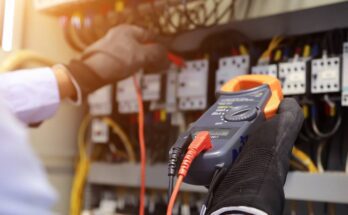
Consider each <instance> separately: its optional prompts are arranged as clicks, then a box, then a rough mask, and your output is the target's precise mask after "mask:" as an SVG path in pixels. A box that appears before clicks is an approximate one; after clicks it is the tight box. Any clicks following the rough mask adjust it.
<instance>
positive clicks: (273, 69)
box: [251, 64, 278, 77]
mask: <svg viewBox="0 0 348 215" xmlns="http://www.w3.org/2000/svg"><path fill="white" fill-rule="evenodd" d="M277 70H278V68H277V65H276V64H271V65H257V66H253V67H252V68H251V73H252V74H257V75H270V76H273V77H277Z"/></svg>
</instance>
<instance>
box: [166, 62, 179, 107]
mask: <svg viewBox="0 0 348 215" xmlns="http://www.w3.org/2000/svg"><path fill="white" fill-rule="evenodd" d="M177 81H178V69H177V68H176V66H175V65H171V67H170V68H169V71H168V72H167V80H166V110H167V112H169V113H173V112H175V111H176V110H177V101H176V96H177Z"/></svg>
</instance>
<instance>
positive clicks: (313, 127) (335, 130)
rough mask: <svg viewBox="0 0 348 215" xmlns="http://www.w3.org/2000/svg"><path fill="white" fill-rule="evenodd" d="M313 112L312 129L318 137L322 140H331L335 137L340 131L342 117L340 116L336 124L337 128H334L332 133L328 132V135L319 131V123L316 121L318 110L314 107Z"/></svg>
mask: <svg viewBox="0 0 348 215" xmlns="http://www.w3.org/2000/svg"><path fill="white" fill-rule="evenodd" d="M311 112H312V119H311V125H312V129H313V131H314V133H315V134H316V135H317V136H318V137H320V138H329V137H331V136H332V135H334V134H335V133H336V132H337V131H338V129H339V128H340V126H341V123H342V118H341V115H339V116H338V118H337V121H336V124H335V126H334V127H333V129H332V130H331V131H329V132H326V133H324V132H322V131H320V129H319V127H318V125H317V122H316V120H315V118H316V108H315V107H314V106H313V107H312V111H311Z"/></svg>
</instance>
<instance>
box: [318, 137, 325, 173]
mask: <svg viewBox="0 0 348 215" xmlns="http://www.w3.org/2000/svg"><path fill="white" fill-rule="evenodd" d="M325 145H326V143H325V142H322V143H320V144H319V146H318V149H317V167H318V171H319V172H324V166H323V163H322V161H321V160H322V158H321V155H322V153H323V149H324V147H325Z"/></svg>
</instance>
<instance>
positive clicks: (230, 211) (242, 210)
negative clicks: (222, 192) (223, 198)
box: [211, 206, 267, 215]
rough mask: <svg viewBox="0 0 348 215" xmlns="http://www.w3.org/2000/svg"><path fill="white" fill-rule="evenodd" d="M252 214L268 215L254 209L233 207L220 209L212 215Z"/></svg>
mask: <svg viewBox="0 0 348 215" xmlns="http://www.w3.org/2000/svg"><path fill="white" fill-rule="evenodd" d="M225 213H227V214H252V215H267V213H265V212H263V211H261V210H259V209H256V208H252V207H247V206H231V207H224V208H220V209H219V210H217V211H215V212H213V213H212V214H211V215H220V214H225Z"/></svg>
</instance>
